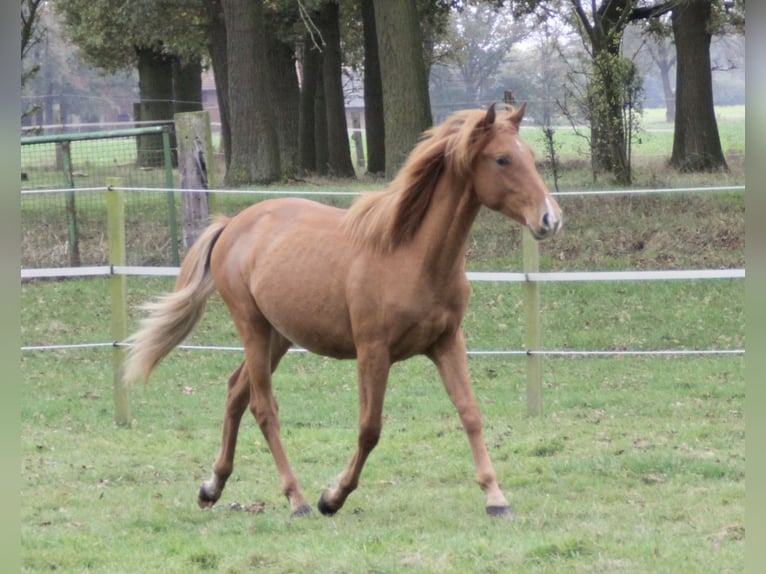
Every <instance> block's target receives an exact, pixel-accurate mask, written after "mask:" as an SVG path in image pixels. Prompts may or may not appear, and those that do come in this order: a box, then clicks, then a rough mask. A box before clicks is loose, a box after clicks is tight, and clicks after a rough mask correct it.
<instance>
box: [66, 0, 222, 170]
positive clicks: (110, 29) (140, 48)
mask: <svg viewBox="0 0 766 574" xmlns="http://www.w3.org/2000/svg"><path fill="white" fill-rule="evenodd" d="M179 2H181V4H180V5H179V4H172V5H171V4H168V3H165V2H153V1H151V0H127V1H126V2H124V3H123V4H122V5H121V6H120V9H118V10H116V9H115V6H114V3H113V2H110V1H109V0H58V1H57V2H56V3H55V4H54V6H55V8H56V10H57V11H58V12H59V14H61V15H62V16H63V17H64V22H65V27H66V31H67V34H68V36H69V37H70V39H71V40H72V41H73V42H74V43H75V44H76V45H77V46H78V47H79V48H80V49H81V51H82V53H83V55H84V58H85V60H86V61H87V62H89V63H90V64H91V65H94V66H95V67H98V68H101V69H103V70H105V71H107V72H116V71H118V70H125V69H130V68H136V69H137V70H138V76H139V96H140V100H141V102H140V105H139V106H138V108H137V109H136V113H135V114H134V115H136V116H137V118H136V119H140V120H144V121H147V120H148V121H155V120H156V121H161V120H170V119H172V117H173V113H174V112H175V111H181V110H184V109H189V106H188V105H184V106H182V107H181V108H180V109H179V110H177V109H176V108H175V106H174V102H175V101H178V102H193V103H194V104H195V107H196V108H197V109H199V108H200V106H201V100H202V92H201V82H200V81H199V80H196V79H195V80H192V79H191V78H193V77H194V76H195V75H197V76H198V75H200V74H201V71H202V70H201V64H200V62H201V58H202V55H203V54H204V53H205V51H206V41H207V39H206V32H207V26H206V22H207V16H206V13H205V11H204V6H203V4H202V0H179ZM179 8H182V9H179ZM185 90H193V91H190V92H187V91H185ZM197 102H200V104H197ZM158 149H161V145H160V143H159V140H158V136H145V137H142V138H140V139H139V162H140V163H141V164H143V165H149V164H154V163H156V162H157V161H160V160H159V157H161V154H158V153H157V151H156V150H158Z"/></svg>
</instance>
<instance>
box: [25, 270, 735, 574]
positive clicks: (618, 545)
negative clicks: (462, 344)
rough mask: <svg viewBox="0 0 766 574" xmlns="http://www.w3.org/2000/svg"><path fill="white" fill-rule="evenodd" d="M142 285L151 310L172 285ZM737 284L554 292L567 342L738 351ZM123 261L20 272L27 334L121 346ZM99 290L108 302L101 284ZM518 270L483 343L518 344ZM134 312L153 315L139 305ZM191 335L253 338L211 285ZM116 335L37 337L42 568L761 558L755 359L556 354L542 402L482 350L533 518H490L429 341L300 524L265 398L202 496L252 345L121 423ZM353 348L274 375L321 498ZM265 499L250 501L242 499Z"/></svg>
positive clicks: (349, 388)
mask: <svg viewBox="0 0 766 574" xmlns="http://www.w3.org/2000/svg"><path fill="white" fill-rule="evenodd" d="M170 284H171V282H170V280H167V279H153V280H149V279H138V278H131V279H130V281H129V293H130V297H131V305H135V304H138V303H139V302H141V301H144V300H146V299H147V298H148V297H151V296H152V295H153V294H156V293H159V292H161V291H163V290H165V289H168V288H170ZM742 291H743V285H742V283H741V282H736V281H722V282H721V281H706V282H703V281H699V282H691V283H681V282H665V283H655V284H651V285H640V284H633V283H630V284H592V285H574V284H572V285H557V286H552V285H551V286H546V288H545V289H544V293H543V302H544V306H543V323H544V328H543V331H544V343H545V346H546V347H547V348H576V349H597V348H615V349H619V348H631V349H636V348H645V349H652V348H736V347H739V346H741V345H742V344H743V337H744V309H743V297H742ZM107 292H108V289H107V285H106V281H105V280H103V279H90V280H71V281H63V282H37V283H30V284H25V285H24V286H23V289H22V322H21V324H22V325H23V328H22V341H23V343H25V344H30V343H35V344H54V343H64V342H100V341H109V340H110V338H109V332H108V329H109V327H108V314H109V311H108V301H107V297H108V296H107ZM86 301H87V304H85V302H86ZM518 309H519V293H518V286H512V285H499V284H490V285H476V286H475V288H474V297H473V300H472V305H471V310H470V312H469V314H468V316H467V318H466V325H465V328H466V333H467V335H468V341H469V346H470V347H471V348H473V349H503V348H518V347H519V345H520V342H521V329H522V325H521V323H520V319H519V316H518V315H519V312H518ZM134 318H135V315H134ZM190 342H191V343H207V344H211V343H212V344H224V345H227V344H232V345H236V344H238V342H237V339H236V336H235V335H234V333H233V329H232V327H231V323H230V321H229V320H228V318H227V316H226V312H225V310H224V308H223V305H222V303H221V302H220V301H219V300H217V299H214V300H213V301H212V302H211V306H210V308H209V311H208V314H207V315H206V317H205V318H204V319H203V322H202V323H201V324H200V325H199V328H198V329H197V331H196V332H195V333H194V335H193V336H192V338H191V340H190ZM110 353H111V351H110V350H109V349H108V348H107V349H92V350H70V351H45V352H35V353H24V354H23V356H22V365H21V373H22V377H23V386H24V391H23V393H22V404H21V420H22V429H21V443H22V469H21V473H22V492H21V506H22V517H21V525H22V526H21V528H22V560H23V571H24V572H43V571H52V570H55V571H57V572H84V571H88V572H104V573H110V574H113V573H119V572H126V573H127V572H163V573H165V572H179V573H181V572H183V573H188V572H204V571H217V572H232V573H234V572H249V571H253V570H258V571H263V572H349V573H356V572H440V573H441V572H455V573H463V572H519V573H527V572H529V573H532V572H547V573H553V572H561V573H570V572H651V573H663V572H666V573H673V574H675V573H677V572H694V573H706V572H709V573H711V574H713V573H715V574H720V573H722V572H740V571H742V567H743V566H742V564H743V547H744V473H745V462H744V417H743V403H744V375H743V369H744V365H743V363H744V360H743V359H742V358H740V357H718V358H713V357H706V358H627V357H623V358H609V359H561V358H559V359H554V358H546V359H545V360H544V382H545V388H544V399H543V400H544V405H545V416H544V417H543V418H529V417H528V416H527V415H526V402H525V394H524V393H525V387H524V385H525V383H524V362H523V361H524V359H523V358H522V357H506V358H498V357H473V358H471V360H470V370H471V376H472V379H473V385H474V389H475V392H476V395H477V398H478V401H479V404H480V407H481V409H482V413H483V417H484V423H485V428H486V440H487V443H488V445H489V448H490V453H491V456H492V457H493V460H494V462H495V466H496V470H497V472H498V475H499V478H500V481H501V484H502V486H503V487H504V489H505V490H506V491H507V493H508V494H509V495H510V500H511V502H512V505H513V507H514V510H515V512H516V515H517V519H516V521H515V522H504V521H503V522H500V521H494V520H491V519H489V518H488V517H487V516H486V515H485V513H484V509H483V504H484V497H483V495H482V493H481V492H480V490H479V488H478V487H477V486H476V485H475V484H474V480H473V465H472V462H471V456H470V451H469V449H468V445H467V441H466V439H465V436H464V434H463V432H462V430H461V428H460V423H459V420H458V418H457V415H456V414H455V412H454V409H453V408H452V406H451V404H450V403H449V400H448V399H447V396H446V393H444V391H443V389H442V388H441V385H440V382H439V381H438V378H437V376H436V374H435V370H434V369H433V368H432V366H431V365H430V364H429V363H428V362H427V361H426V360H424V359H413V360H411V361H409V362H406V363H403V364H400V365H397V366H396V367H395V368H394V370H393V372H392V375H391V381H390V385H389V392H388V395H387V402H386V409H385V413H386V420H385V427H384V432H383V437H382V440H381V443H380V445H379V447H378V448H377V449H376V450H375V452H374V453H373V455H372V456H371V458H370V461H369V463H368V465H367V467H366V468H365V472H364V473H363V476H362V481H361V484H360V488H359V490H358V491H357V492H355V493H354V494H352V496H351V497H350V498H349V500H348V502H347V505H346V507H345V508H343V509H342V510H341V511H340V512H339V513H338V514H337V515H336V516H334V517H333V518H326V517H323V516H321V515H319V514H318V513H315V515H314V516H312V517H310V518H307V519H290V518H289V517H288V514H289V510H288V507H287V504H286V501H285V500H284V499H283V497H282V496H281V494H280V493H279V482H278V478H277V475H276V471H275V468H274V465H273V462H272V460H271V456H270V454H269V453H268V449H267V448H266V446H265V441H264V440H263V438H262V437H261V436H260V432H259V431H258V429H257V426H256V425H255V424H254V421H253V419H252V417H250V416H249V414H246V415H245V419H244V422H243V430H242V432H241V434H240V441H239V445H240V446H239V450H238V453H237V457H236V465H237V466H236V469H235V473H234V475H233V476H232V478H231V480H230V482H229V485H228V487H227V489H226V491H225V492H224V495H223V497H222V499H221V501H220V502H219V503H218V505H217V506H216V507H215V508H214V509H213V510H212V511H202V510H199V509H198V508H197V505H196V492H197V488H198V486H199V483H200V481H201V480H203V479H204V478H207V476H208V474H209V471H210V466H211V464H212V461H213V459H214V457H215V455H216V453H217V447H218V440H219V428H220V422H221V416H222V412H223V404H224V401H225V380H226V378H227V375H228V374H229V373H230V372H231V371H232V370H233V369H234V368H235V367H236V365H237V364H238V362H239V361H240V360H241V356H240V354H239V353H235V352H218V353H216V352H202V351H175V352H173V353H172V354H171V355H170V356H169V357H168V359H167V360H166V362H165V363H163V364H162V365H160V367H159V368H158V369H157V371H156V372H155V374H154V377H153V378H152V380H151V381H150V383H149V384H148V386H146V387H138V388H135V389H134V390H133V392H132V416H133V419H134V424H133V428H132V429H130V430H128V429H121V428H116V427H115V425H114V423H113V421H114V418H113V417H114V409H113V402H112V392H111V381H112V375H111V372H110ZM355 385H356V383H355V368H354V364H353V363H352V362H338V361H333V360H329V359H323V358H320V357H315V356H311V355H299V354H290V355H288V357H286V359H285V360H284V361H283V365H282V366H281V368H280V370H279V371H278V372H277V376H276V378H275V389H276V393H277V397H278V399H279V401H280V407H281V410H280V415H281V420H282V429H283V438H284V442H285V446H286V448H287V449H288V453H289V455H290V456H291V461H292V463H293V466H294V468H295V469H296V472H298V474H299V477H300V479H301V481H302V485H303V487H304V490H305V492H306V494H307V496H309V497H310V498H311V499H313V500H316V499H317V498H318V496H319V493H320V492H321V490H322V489H323V488H324V487H325V486H326V485H328V484H330V483H331V482H332V481H333V479H334V477H335V476H336V475H337V474H338V473H339V472H340V471H341V470H342V468H343V467H344V465H345V464H346V463H347V461H348V458H349V457H350V455H351V451H352V448H353V445H354V443H355V426H356V405H357V403H356V386H355ZM243 509H244V510H243Z"/></svg>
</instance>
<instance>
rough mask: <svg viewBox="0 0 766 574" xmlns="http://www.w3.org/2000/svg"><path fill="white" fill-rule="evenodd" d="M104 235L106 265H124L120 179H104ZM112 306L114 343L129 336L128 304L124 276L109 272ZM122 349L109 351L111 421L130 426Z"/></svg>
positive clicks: (127, 389) (116, 347)
mask: <svg viewBox="0 0 766 574" xmlns="http://www.w3.org/2000/svg"><path fill="white" fill-rule="evenodd" d="M106 185H107V192H106V211H107V235H108V242H109V264H110V265H112V266H114V265H125V262H126V255H125V202H124V199H123V192H122V190H120V189H117V188H119V186H120V179H119V178H109V179H107V180H106ZM109 289H110V293H111V307H112V313H111V315H112V339H113V340H114V341H115V343H117V342H120V341H123V340H125V338H126V337H127V336H128V304H127V285H126V277H125V275H116V274H114V273H112V275H111V276H110V277H109ZM124 362H125V348H124V347H118V346H116V345H115V347H114V348H113V349H112V373H113V376H114V383H113V384H114V420H115V422H116V423H117V424H118V425H121V426H130V423H131V419H130V389H129V388H128V387H127V386H126V385H125V383H124V382H123V380H122V369H123V364H124Z"/></svg>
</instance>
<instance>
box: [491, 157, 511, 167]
mask: <svg viewBox="0 0 766 574" xmlns="http://www.w3.org/2000/svg"><path fill="white" fill-rule="evenodd" d="M495 161H496V162H497V165H499V166H501V167H503V166H506V165H508V164H509V163H511V160H509V159H508V158H507V157H505V156H500V157H499V158H497V159H496V160H495Z"/></svg>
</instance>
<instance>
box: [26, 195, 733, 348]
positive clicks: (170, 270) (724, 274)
mask: <svg viewBox="0 0 766 574" xmlns="http://www.w3.org/2000/svg"><path fill="white" fill-rule="evenodd" d="M110 189H113V190H121V191H125V192H127V193H128V196H127V199H126V204H127V205H135V204H138V203H134V202H133V199H134V198H133V195H134V194H135V195H137V196H139V197H142V196H143V198H144V199H143V200H144V201H146V199H145V198H146V196H149V197H155V198H157V197H159V198H161V197H163V195H166V194H167V193H180V192H197V193H199V192H200V190H178V189H175V190H173V189H165V188H154V187H122V186H120V187H112V188H110ZM744 189H745V187H744V186H720V187H694V188H692V187H688V188H666V189H631V190H624V189H623V190H600V191H579V192H575V191H565V192H560V193H558V194H554V195H559V196H567V195H568V196H574V195H577V196H581V197H588V196H593V197H597V196H603V195H627V196H642V195H648V194H662V193H665V194H673V193H680V192H684V193H714V192H724V191H734V192H741V191H744ZM106 190H107V187H101V188H92V189H88V190H87V192H88V193H91V194H93V195H98V193H97V192H98V191H101V192H104V191H106ZM79 191H82V190H79ZM41 193H44V194H50V195H53V196H56V195H61V194H62V193H64V192H63V191H62V190H61V189H43V190H39V189H38V190H23V191H22V196H23V197H26V196H35V195H37V194H41ZM205 193H208V194H209V195H211V196H219V197H226V196H229V197H234V198H243V199H244V200H245V203H246V204H247V205H249V204H250V203H252V200H253V197H254V196H284V195H301V196H308V197H315V198H316V197H317V196H323V197H324V199H325V200H326V199H327V198H330V199H331V200H332V199H333V198H339V199H341V200H344V201H345V200H350V199H351V198H353V197H355V196H357V195H358V194H359V192H357V191H312V190H291V189H283V190H279V189H266V190H241V189H221V190H208V191H206V192H205ZM102 199H103V198H102ZM239 201H241V200H239V199H238V200H237V201H236V202H235V203H234V204H228V205H227V206H228V207H229V208H230V210H231V211H238V210H239V209H240V208H241V206H240V205H239ZM159 211H161V209H160V210H159ZM150 213H151V210H150V211H149V212H147V213H146V214H144V218H143V219H141V221H140V223H141V224H143V225H144V226H146V225H147V221H146V220H147V219H148V216H149V214H150ZM155 219H156V218H155ZM161 219H162V218H160V220H161ZM134 224H136V221H135V220H134V219H131V218H130V217H126V221H125V225H126V227H130V226H131V225H134ZM154 225H155V226H157V227H163V223H162V221H155V222H154ZM144 233H146V232H145V231H144ZM164 233H165V235H163V238H162V241H161V242H160V243H165V244H166V243H167V242H168V241H169V238H168V236H167V232H166V230H165V232H164ZM103 241H104V245H105V246H104V248H103V249H102V251H103V252H104V253H105V256H104V257H105V258H106V259H107V260H106V261H100V262H97V264H94V265H81V266H77V267H67V266H63V265H62V266H53V267H36V268H22V270H21V279H22V280H32V279H42V278H67V277H98V276H101V277H104V276H115V275H124V276H155V277H156V276H160V277H173V276H175V275H177V274H178V267H177V266H175V265H167V264H163V263H167V261H168V249H167V248H163V249H162V251H164V255H162V256H161V257H158V258H157V261H149V262H148V264H147V261H146V256H145V254H146V252H147V250H146V249H144V250H143V252H142V251H141V250H140V249H134V248H131V249H129V250H128V261H127V262H126V264H125V265H112V264H110V263H109V262H108V246H107V245H106V244H107V243H108V241H107V238H106V237H104V238H103ZM136 252H139V253H141V252H142V253H144V255H143V256H139V257H136ZM131 255H132V259H133V260H131ZM467 277H468V279H469V281H471V282H502V283H556V282H594V281H631V282H632V281H668V280H715V279H743V278H744V277H745V269H744V268H734V269H728V268H727V269H669V270H655V271H646V270H628V271H564V272H556V271H553V272H550V271H549V272H537V271H535V272H515V273H514V272H476V271H472V272H468V273H467ZM122 346H124V345H122V343H120V342H119V341H111V342H94V343H73V344H63V345H62V344H58V345H25V346H23V347H22V350H24V351H41V350H63V349H81V348H87V347H91V348H99V347H114V348H119V347H122ZM179 348H181V349H185V350H206V351H237V352H241V351H242V348H241V347H239V346H230V345H214V344H211V345H182V346H180V347H179ZM292 352H303V351H302V350H301V349H293V350H292ZM743 354H744V349H697V350H689V349H675V350H674V349H658V350H629V349H622V350H571V349H565V350H556V349H532V350H477V349H472V350H470V351H469V355H472V356H525V355H526V356H558V357H575V356H579V357H597V356H600V357H609V356H685V355H700V356H705V355H743Z"/></svg>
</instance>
